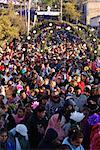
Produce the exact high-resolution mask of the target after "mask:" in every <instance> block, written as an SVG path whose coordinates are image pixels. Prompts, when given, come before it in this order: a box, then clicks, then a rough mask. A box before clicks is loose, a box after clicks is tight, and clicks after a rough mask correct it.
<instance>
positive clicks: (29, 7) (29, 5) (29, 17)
mask: <svg viewBox="0 0 100 150" xmlns="http://www.w3.org/2000/svg"><path fill="white" fill-rule="evenodd" d="M31 2H32V0H29V2H28V25H27V35H29V31H30V19H31V13H30V10H31Z"/></svg>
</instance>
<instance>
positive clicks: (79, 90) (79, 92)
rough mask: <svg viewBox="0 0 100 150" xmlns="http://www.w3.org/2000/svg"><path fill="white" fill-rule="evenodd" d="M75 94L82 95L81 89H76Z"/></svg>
mask: <svg viewBox="0 0 100 150" xmlns="http://www.w3.org/2000/svg"><path fill="white" fill-rule="evenodd" d="M75 94H76V95H77V96H79V95H80V94H81V88H80V87H78V86H77V87H75Z"/></svg>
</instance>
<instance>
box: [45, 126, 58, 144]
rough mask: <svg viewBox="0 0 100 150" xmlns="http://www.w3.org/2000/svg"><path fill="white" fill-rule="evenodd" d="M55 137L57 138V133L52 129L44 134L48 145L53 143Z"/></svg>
mask: <svg viewBox="0 0 100 150" xmlns="http://www.w3.org/2000/svg"><path fill="white" fill-rule="evenodd" d="M57 137H58V133H57V132H56V131H55V130H54V129H53V128H49V129H48V130H47V132H46V135H45V140H46V141H48V142H50V143H55V141H56V140H57Z"/></svg>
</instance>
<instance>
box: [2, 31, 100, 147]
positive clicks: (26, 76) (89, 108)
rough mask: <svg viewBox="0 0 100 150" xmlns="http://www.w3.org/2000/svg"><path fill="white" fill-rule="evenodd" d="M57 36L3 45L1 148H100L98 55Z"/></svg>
mask: <svg viewBox="0 0 100 150" xmlns="http://www.w3.org/2000/svg"><path fill="white" fill-rule="evenodd" d="M58 37H60V38H61V40H62V41H63V42H60V43H58V44H55V43H53V44H52V46H51V47H50V48H48V50H47V51H46V52H43V51H40V50H39V48H41V46H40V45H39V44H40V43H39V42H40V40H39V39H38V40H37V41H36V43H35V44H33V43H29V44H27V49H26V47H24V46H23V44H22V43H21V42H17V43H16V44H14V45H13V44H12V43H10V45H9V46H4V47H2V48H0V150H100V98H99V95H100V84H99V81H100V57H99V56H94V57H92V53H91V51H90V50H89V48H88V47H87V45H86V43H84V42H81V41H80V40H79V41H78V40H76V41H75V39H74V41H71V40H70V39H68V37H66V36H64V35H63V34H62V33H61V34H60V33H59V35H58ZM52 42H53V41H52ZM58 42H59V40H58ZM39 46H40V47H39Z"/></svg>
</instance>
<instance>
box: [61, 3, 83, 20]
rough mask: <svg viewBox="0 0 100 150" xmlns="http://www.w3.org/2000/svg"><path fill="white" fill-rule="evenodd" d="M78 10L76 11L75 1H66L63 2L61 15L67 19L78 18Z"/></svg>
mask: <svg viewBox="0 0 100 150" xmlns="http://www.w3.org/2000/svg"><path fill="white" fill-rule="evenodd" d="M80 15H81V14H80V12H78V10H77V7H76V5H75V3H72V2H68V3H64V4H63V16H65V17H66V18H68V20H69V21H72V20H76V21H78V20H79V18H80Z"/></svg>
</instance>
